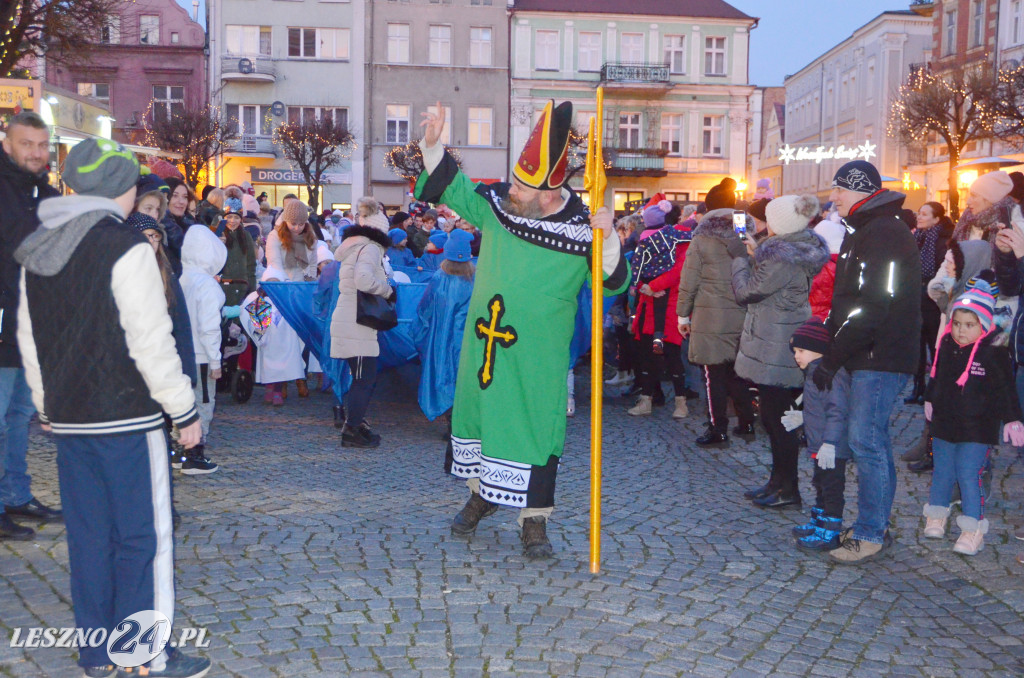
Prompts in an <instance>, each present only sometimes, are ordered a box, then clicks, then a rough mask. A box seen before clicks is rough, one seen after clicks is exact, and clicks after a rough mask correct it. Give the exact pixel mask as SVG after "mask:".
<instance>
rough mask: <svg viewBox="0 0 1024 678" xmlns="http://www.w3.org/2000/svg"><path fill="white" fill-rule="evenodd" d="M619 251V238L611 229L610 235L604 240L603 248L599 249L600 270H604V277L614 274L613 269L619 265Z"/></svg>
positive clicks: (620, 248)
mask: <svg viewBox="0 0 1024 678" xmlns="http://www.w3.org/2000/svg"><path fill="white" fill-rule="evenodd" d="M621 250H622V247H621V243H619V236H618V234H617V233H616V232H615V229H614V228H613V229H612V234H611V235H609V236H608V237H607V238H605V239H604V247H603V248H602V249H601V269H602V270H604V274H605V275H611V274H612V273H615V268H616V267H617V266H618V265H619V258H620V252H621Z"/></svg>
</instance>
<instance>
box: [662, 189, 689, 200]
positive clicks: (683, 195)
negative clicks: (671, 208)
mask: <svg viewBox="0 0 1024 678" xmlns="http://www.w3.org/2000/svg"><path fill="white" fill-rule="evenodd" d="M665 200H668V201H669V202H689V201H690V194H689V193H688V192H686V191H665Z"/></svg>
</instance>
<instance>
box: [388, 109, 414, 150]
mask: <svg viewBox="0 0 1024 678" xmlns="http://www.w3.org/2000/svg"><path fill="white" fill-rule="evenodd" d="M408 141H409V107H408V106H395V105H388V107H387V129H386V130H385V133H384V142H385V143H388V144H404V143H407V142H408Z"/></svg>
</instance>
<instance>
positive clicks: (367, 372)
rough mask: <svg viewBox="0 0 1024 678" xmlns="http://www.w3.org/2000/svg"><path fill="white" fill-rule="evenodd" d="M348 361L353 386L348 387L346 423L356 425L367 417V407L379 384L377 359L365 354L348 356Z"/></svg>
mask: <svg viewBox="0 0 1024 678" xmlns="http://www.w3.org/2000/svg"><path fill="white" fill-rule="evenodd" d="M346 361H347V362H348V368H349V370H350V371H351V372H352V386H351V387H350V388H349V389H348V396H347V397H346V400H347V401H348V402H347V404H346V407H345V411H346V412H347V413H348V417H347V420H346V423H347V424H348V425H349V426H352V427H356V426H359V424H361V423H362V422H363V420H364V419H366V409H367V408H368V407H369V406H370V398H372V397H373V389H374V388H376V386H377V359H376V358H374V357H372V356H365V355H364V356H356V357H355V358H348V359H346Z"/></svg>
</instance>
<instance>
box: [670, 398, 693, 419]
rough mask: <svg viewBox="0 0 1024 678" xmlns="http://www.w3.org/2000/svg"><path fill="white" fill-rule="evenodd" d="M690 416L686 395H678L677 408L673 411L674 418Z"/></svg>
mask: <svg viewBox="0 0 1024 678" xmlns="http://www.w3.org/2000/svg"><path fill="white" fill-rule="evenodd" d="M688 416H690V408H689V407H688V406H687V405H686V397H685V396H676V408H675V409H674V410H673V411H672V418H673V419H686V417H688Z"/></svg>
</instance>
